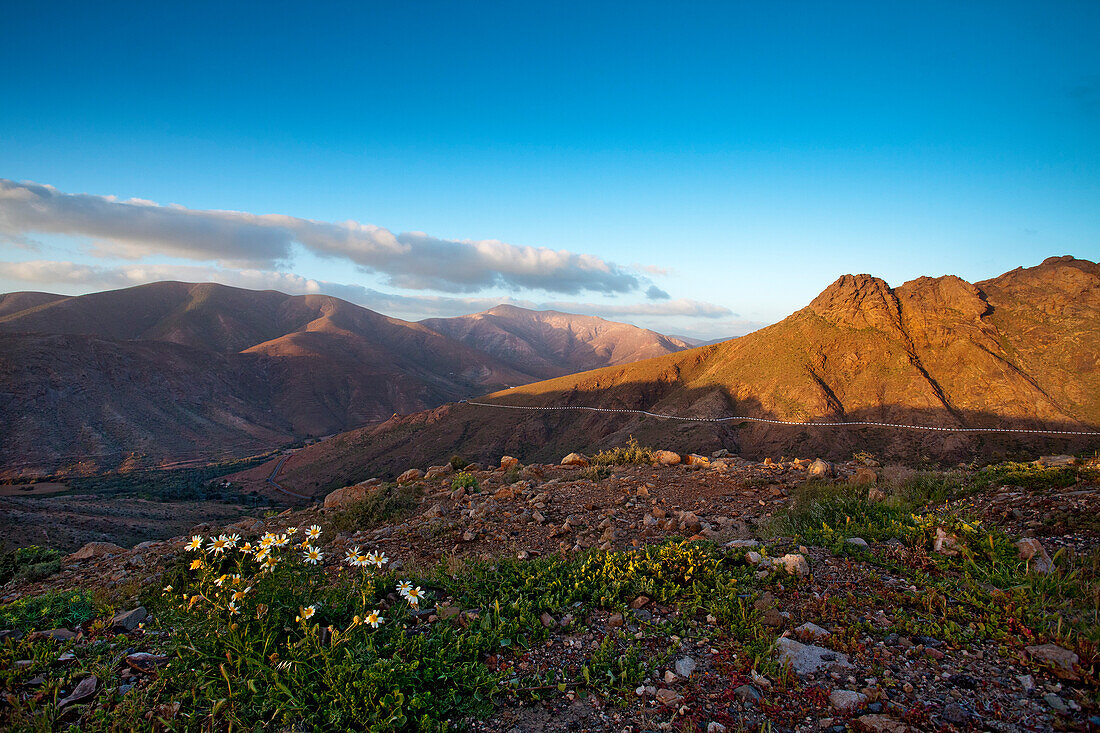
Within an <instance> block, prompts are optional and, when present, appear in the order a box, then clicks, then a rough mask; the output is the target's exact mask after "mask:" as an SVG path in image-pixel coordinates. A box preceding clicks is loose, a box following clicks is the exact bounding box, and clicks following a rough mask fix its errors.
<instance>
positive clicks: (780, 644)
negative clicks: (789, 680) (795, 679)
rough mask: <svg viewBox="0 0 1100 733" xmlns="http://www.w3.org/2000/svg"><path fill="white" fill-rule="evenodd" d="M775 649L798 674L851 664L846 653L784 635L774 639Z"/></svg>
mask: <svg viewBox="0 0 1100 733" xmlns="http://www.w3.org/2000/svg"><path fill="white" fill-rule="evenodd" d="M775 649H776V651H777V652H779V658H780V659H781V660H782V661H783V662H789V663H790V665H791V668H792V669H794V671H795V674H797V675H799V676H805V675H808V674H813V673H814V672H817V671H820V670H824V669H828V668H829V667H834V666H835V667H851V666H852V665H851V664H849V663H848V655H847V654H841V653H840V652H834V651H833V650H831V649H826V648H825V647H820V646H816V645H814V644H803V643H801V642H798V641H795V640H794V639H791V638H789V637H786V636H782V637H780V638H779V639H778V640H777V641H776V643H775Z"/></svg>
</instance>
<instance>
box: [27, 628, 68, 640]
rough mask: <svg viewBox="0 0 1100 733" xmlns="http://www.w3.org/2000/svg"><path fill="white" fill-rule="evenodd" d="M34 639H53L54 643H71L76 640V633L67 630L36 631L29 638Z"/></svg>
mask: <svg viewBox="0 0 1100 733" xmlns="http://www.w3.org/2000/svg"><path fill="white" fill-rule="evenodd" d="M30 638H31V639H32V640H34V639H46V638H49V639H53V640H54V641H72V640H73V639H75V638H76V632H75V631H70V630H69V629H48V630H46V631H36V632H34V633H33V634H31V637H30Z"/></svg>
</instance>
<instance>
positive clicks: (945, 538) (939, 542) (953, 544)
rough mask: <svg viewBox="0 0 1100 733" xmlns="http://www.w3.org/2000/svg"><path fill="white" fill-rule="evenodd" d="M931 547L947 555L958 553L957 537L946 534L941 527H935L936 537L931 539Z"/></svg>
mask: <svg viewBox="0 0 1100 733" xmlns="http://www.w3.org/2000/svg"><path fill="white" fill-rule="evenodd" d="M932 549H933V550H935V551H936V552H938V553H940V554H941V555H947V556H949V557H950V556H954V555H958V554H959V538H958V537H956V536H955V535H953V534H948V533H947V532H946V531H945V530H944V528H943V527H936V538H935V539H934V540H933V541H932Z"/></svg>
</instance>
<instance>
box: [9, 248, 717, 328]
mask: <svg viewBox="0 0 1100 733" xmlns="http://www.w3.org/2000/svg"><path fill="white" fill-rule="evenodd" d="M0 279H5V280H11V281H15V282H21V283H28V284H33V285H39V286H47V287H51V288H52V287H57V286H61V285H68V286H70V289H78V290H81V291H85V292H87V291H89V290H107V289H114V288H126V287H132V286H134V285H142V284H144V283H150V282H157V281H160V280H182V281H185V282H218V283H221V284H223V285H231V286H233V287H240V288H249V289H252V290H279V291H281V292H284V293H290V294H292V295H306V294H311V293H323V294H325V295H332V296H335V297H337V298H342V299H344V300H348V301H351V302H352V303H357V304H359V305H362V306H364V307H367V308H370V309H372V310H377V311H379V312H382V313H385V314H387V315H398V316H399V317H401V318H409V319H420V318H430V317H449V316H458V315H466V314H468V313H478V312H481V311H485V310H488V309H490V308H492V307H494V306H497V305H500V304H501V303H506V304H509V305H515V306H519V307H521V308H530V309H533V310H560V311H566V312H569V313H580V314H584V315H596V316H601V317H606V318H624V317H635V316H637V317H646V318H665V317H691V318H705V319H720V318H727V317H736V315H737V314H735V313H731V312H730V310H729V309H728V308H724V307H722V306H720V305H715V304H713V303H704V302H700V301H696V300H688V299H684V298H681V299H679V300H665V301H661V302H656V303H655V302H646V303H624V304H605V303H576V302H560V301H555V302H549V303H538V302H534V301H530V300H520V299H516V298H509V297H504V298H470V297H449V296H430V295H398V294H393V293H383V292H380V291H378V290H374V289H372V288H366V287H363V286H361V285H354V284H344V283H334V282H328V281H325V280H314V279H311V278H306V277H302V276H300V275H295V274H294V273H289V272H278V271H271V270H258V269H245V270H226V269H221V268H217V267H203V266H190V265H123V266H120V267H100V266H95V265H85V264H79V263H74V262H58V261H52V260H32V261H27V262H0Z"/></svg>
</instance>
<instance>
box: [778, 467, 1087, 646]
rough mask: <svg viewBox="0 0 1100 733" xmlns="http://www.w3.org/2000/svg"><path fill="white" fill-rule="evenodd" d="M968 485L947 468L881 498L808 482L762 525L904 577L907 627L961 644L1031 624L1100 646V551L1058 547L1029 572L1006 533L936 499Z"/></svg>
mask: <svg viewBox="0 0 1100 733" xmlns="http://www.w3.org/2000/svg"><path fill="white" fill-rule="evenodd" d="M1032 473H1037V472H1034V471H1032ZM972 491H973V485H972V484H968V483H966V482H965V481H963V480H962V477H961V475H960V474H956V473H950V472H949V473H943V474H935V473H928V474H921V475H918V476H917V477H914V478H912V479H909V480H907V481H906V482H903V483H902V485H901V486H899V487H897V493H896V494H894V495H891V496H889V497H888V498H887V499H886V500H885V501H872V500H870V499H869V498H868V496H867V493H866V490H863V489H860V488H857V487H852V486H849V485H841V484H832V483H828V482H809V483H807V484H805V485H804V486H802V487H801V488H800V489H799V491H798V493H797V494H796V495H795V497H794V500H793V501H792V503H791V506H790V507H789V508H788V509H787V510H786V511H784V512H782V513H780V514H779V515H777V516H776V517H775V518H774V519H773V520H772V522H771V524H770V525H769V526H768V527H767V528H766V532H767V533H768V534H769V535H772V536H790V537H793V538H794V539H795V540H796V541H799V542H803V543H805V544H808V545H818V546H823V547H827V548H829V549H830V550H832V551H833V552H834V553H835V554H838V555H842V556H843V555H851V556H856V557H858V558H860V559H862V560H867V561H869V562H871V563H872V564H875V565H879V566H881V567H883V568H885V569H888V570H890V571H891V572H894V573H898V574H900V575H903V576H906V577H908V578H909V579H910V580H912V581H913V585H914V586H916V587H918V588H920V589H921V590H920V593H919V594H918V596H919V597H920V601H919V603H917V604H916V605H915V606H914V604H913V599H908V600H903V599H898V603H899V605H900V606H901V607H908V610H907V611H906V613H907V614H910V615H911V617H912V619H914V621H913V623H912V624H911V625H910V626H908V627H906V628H905V629H903V630H905V631H907V632H912V633H920V634H927V635H930V636H935V637H937V638H946V639H948V640H949V641H953V642H958V643H965V642H967V641H970V640H972V639H974V638H985V637H993V638H998V637H999V636H1000V635H1003V634H1009V635H1011V634H1017V633H1019V632H1020V630H1021V629H1031V630H1034V631H1038V632H1040V633H1043V634H1046V635H1050V636H1051V637H1053V638H1056V639H1058V640H1059V643H1063V644H1066V645H1068V646H1070V647H1072V646H1074V645H1075V644H1078V643H1083V644H1085V645H1086V646H1088V645H1092V646H1090V647H1089V648H1092V647H1094V646H1095V645H1100V553H1097V552H1094V553H1092V554H1091V555H1085V556H1074V555H1073V554H1072V553H1066V552H1064V551H1059V552H1057V553H1055V554H1054V557H1053V563H1054V568H1053V570H1052V571H1051V572H1050V573H1048V574H1040V573H1036V572H1031V571H1030V569H1029V565H1028V563H1027V562H1026V561H1024V560H1022V559H1021V558H1020V554H1019V551H1018V550H1017V548H1016V546H1015V545H1014V544H1013V541H1012V539H1011V538H1010V537H1008V536H1007V535H1006V534H1005V533H1004V532H1002V531H1001V530H999V529H998V528H996V527H987V526H984V525H983V524H982V523H981V522H980V521H978V520H976V519H975V518H973V517H972V516H969V515H967V514H966V513H965V509H951V508H948V507H949V506H950V505H944V506H941V505H942V504H943V502H944V500H945V499H951V498H955V497H958V496H965V495H967V494H969V493H970V492H972ZM959 506H963V507H965V504H963V505H959ZM852 538H860V539H863V540H865V541H866V542H885V543H894V544H893V546H887V547H886V548H885V549H884V550H880V551H877V552H874V553H872V552H869V551H868V550H866V549H864V548H863V547H861V546H859V545H855V544H852V543H849V542H848V540H849V539H852ZM937 538H939V540H940V543H941V549H942V550H943V551H938V550H937ZM945 538H946V540H945ZM1027 633H1028V634H1030V633H1032V632H1027ZM1029 638H1030V637H1029Z"/></svg>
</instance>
